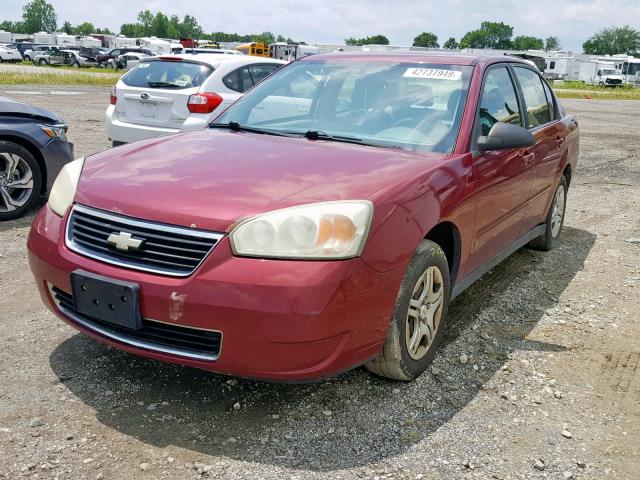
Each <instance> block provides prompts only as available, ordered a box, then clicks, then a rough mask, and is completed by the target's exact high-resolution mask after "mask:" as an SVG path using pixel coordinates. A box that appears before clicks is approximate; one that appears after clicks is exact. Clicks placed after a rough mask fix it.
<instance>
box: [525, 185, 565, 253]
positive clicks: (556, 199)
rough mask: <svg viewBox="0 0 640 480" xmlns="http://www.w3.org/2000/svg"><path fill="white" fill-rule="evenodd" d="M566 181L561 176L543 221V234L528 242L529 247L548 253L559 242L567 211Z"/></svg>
mask: <svg viewBox="0 0 640 480" xmlns="http://www.w3.org/2000/svg"><path fill="white" fill-rule="evenodd" d="M567 190H568V187H567V179H566V177H565V176H564V175H563V176H562V177H560V183H559V184H558V186H557V187H556V191H555V193H554V194H553V198H552V199H551V205H550V206H549V211H548V212H547V219H546V220H545V226H546V229H545V232H544V234H542V235H540V236H539V237H537V238H534V239H533V240H531V241H530V242H529V247H530V248H533V249H535V250H542V251H545V252H548V251H549V250H551V249H552V248H554V247H555V246H556V245H557V244H558V242H559V241H560V233H561V232H562V227H563V225H564V214H565V212H566V210H567V208H566V206H567Z"/></svg>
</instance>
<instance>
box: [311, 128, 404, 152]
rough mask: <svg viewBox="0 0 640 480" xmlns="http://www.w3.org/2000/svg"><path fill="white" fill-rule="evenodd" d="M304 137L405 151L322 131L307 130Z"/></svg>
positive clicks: (395, 146)
mask: <svg viewBox="0 0 640 480" xmlns="http://www.w3.org/2000/svg"><path fill="white" fill-rule="evenodd" d="M303 136H304V137H305V138H308V139H309V140H328V141H330V142H343V143H355V144H357V145H366V146H369V147H382V148H393V149H398V150H405V149H404V148H402V147H401V146H399V145H393V144H389V143H385V142H376V141H374V140H364V139H362V138H358V137H346V136H343V135H330V134H328V133H325V132H323V131H322V130H307V131H306V132H304V134H303Z"/></svg>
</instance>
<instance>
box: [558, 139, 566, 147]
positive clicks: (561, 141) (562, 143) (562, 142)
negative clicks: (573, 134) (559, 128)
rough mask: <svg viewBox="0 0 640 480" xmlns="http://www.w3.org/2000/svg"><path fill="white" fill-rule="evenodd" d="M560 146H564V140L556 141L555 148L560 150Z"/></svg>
mask: <svg viewBox="0 0 640 480" xmlns="http://www.w3.org/2000/svg"><path fill="white" fill-rule="evenodd" d="M562 145H564V138H557V139H556V148H560V147H561V146H562Z"/></svg>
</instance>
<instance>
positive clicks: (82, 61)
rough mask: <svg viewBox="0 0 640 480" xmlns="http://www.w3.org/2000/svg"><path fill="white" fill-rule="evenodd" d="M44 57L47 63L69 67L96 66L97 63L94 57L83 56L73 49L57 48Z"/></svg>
mask: <svg viewBox="0 0 640 480" xmlns="http://www.w3.org/2000/svg"><path fill="white" fill-rule="evenodd" d="M38 57H39V56H36V58H38ZM45 58H46V60H47V63H48V64H49V65H69V66H71V67H97V66H98V63H97V62H96V61H95V60H94V59H90V58H87V57H83V56H82V55H80V54H79V53H78V52H76V51H75V50H58V51H57V52H53V53H51V54H50V55H48V56H47V57H45ZM34 60H35V59H34ZM39 63H41V62H39Z"/></svg>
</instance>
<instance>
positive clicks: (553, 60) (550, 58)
mask: <svg viewBox="0 0 640 480" xmlns="http://www.w3.org/2000/svg"><path fill="white" fill-rule="evenodd" d="M543 58H544V63H545V69H544V76H545V77H546V78H548V79H550V80H565V79H566V78H568V76H569V63H570V60H571V58H573V57H571V56H569V55H558V54H546V55H544V57H543Z"/></svg>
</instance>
